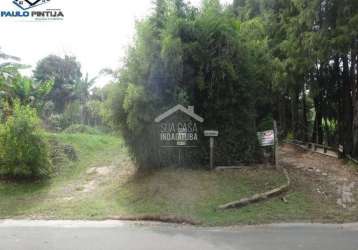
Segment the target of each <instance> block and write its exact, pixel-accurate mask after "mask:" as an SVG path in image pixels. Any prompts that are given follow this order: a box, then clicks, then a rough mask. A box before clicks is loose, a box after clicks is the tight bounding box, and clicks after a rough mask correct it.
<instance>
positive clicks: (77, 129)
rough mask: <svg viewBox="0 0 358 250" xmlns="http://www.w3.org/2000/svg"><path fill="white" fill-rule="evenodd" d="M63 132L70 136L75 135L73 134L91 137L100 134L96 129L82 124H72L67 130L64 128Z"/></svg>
mask: <svg viewBox="0 0 358 250" xmlns="http://www.w3.org/2000/svg"><path fill="white" fill-rule="evenodd" d="M64 132H65V133H70V134H75V133H85V134H91V135H96V134H100V131H98V130H97V129H95V128H92V127H90V126H87V125H83V124H72V125H70V126H69V127H68V128H66V129H65V130H64Z"/></svg>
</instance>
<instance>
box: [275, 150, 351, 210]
mask: <svg viewBox="0 0 358 250" xmlns="http://www.w3.org/2000/svg"><path fill="white" fill-rule="evenodd" d="M279 160H280V163H281V164H282V165H283V166H285V167H286V168H287V169H288V170H289V172H290V174H291V175H293V176H294V177H295V178H296V179H297V178H298V179H301V181H302V182H303V183H302V184H303V185H307V186H308V187H310V188H311V189H313V190H311V191H312V192H313V193H315V195H317V196H318V197H319V198H320V199H322V200H325V201H331V202H334V203H335V205H336V206H338V207H339V208H341V209H343V210H347V211H350V212H353V211H357V210H358V209H357V203H358V171H357V170H356V169H354V167H352V166H350V165H348V164H346V163H345V162H344V160H340V159H337V158H334V157H330V156H325V155H322V154H318V153H314V152H311V151H307V150H304V149H302V148H300V147H297V146H295V145H291V144H283V145H282V146H281V147H280V150H279ZM303 179H304V180H303Z"/></svg>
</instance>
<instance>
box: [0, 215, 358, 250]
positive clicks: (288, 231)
mask: <svg viewBox="0 0 358 250" xmlns="http://www.w3.org/2000/svg"><path fill="white" fill-rule="evenodd" d="M0 249H6V250H17V249H26V250H32V249H36V250H42V249H46V250H48V249H75V250H81V249H85V250H91V249H106V250H107V249H110V250H111V249H123V250H137V249H146V250H151V249H153V250H171V249H173V250H187V249H188V250H190V249H193V250H200V249H202V250H211V249H215V250H229V249H235V250H258V249H264V250H281V249H282V250H288V249H290V250H296V249H305V250H316V249H322V250H358V224H346V225H321V224H276V225H267V226H244V227H232V228H198V227H190V226H176V225H163V224H158V223H149V224H148V223H142V224H140V223H130V222H120V221H103V222H90V221H83V222H79V221H77V222H74V221H12V220H5V221H0Z"/></svg>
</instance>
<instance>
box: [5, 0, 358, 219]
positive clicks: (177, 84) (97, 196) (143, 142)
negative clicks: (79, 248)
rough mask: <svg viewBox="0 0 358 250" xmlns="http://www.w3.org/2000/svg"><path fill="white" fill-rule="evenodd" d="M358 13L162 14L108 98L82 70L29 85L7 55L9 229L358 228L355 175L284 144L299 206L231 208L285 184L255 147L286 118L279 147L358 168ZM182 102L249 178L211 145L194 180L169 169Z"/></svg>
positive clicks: (169, 6) (62, 60) (263, 7)
mask: <svg viewBox="0 0 358 250" xmlns="http://www.w3.org/2000/svg"><path fill="white" fill-rule="evenodd" d="M357 4H358V2H357V1H355V0H347V1H342V2H340V1H334V0H314V1H306V0H295V1H284V0H270V1H266V0H265V1H264V0H250V1H244V0H234V1H233V3H232V4H230V5H227V6H223V5H221V4H220V2H219V1H218V0H205V1H203V3H202V6H201V7H200V8H196V7H193V6H192V5H190V4H188V3H186V2H185V1H183V0H156V1H154V3H153V7H154V8H153V11H152V12H150V13H149V14H148V16H147V17H145V18H143V19H142V20H139V21H138V22H137V23H136V30H135V37H134V42H133V44H131V45H130V46H129V48H128V50H127V54H126V57H125V58H124V59H123V60H124V61H123V65H122V67H121V68H119V69H112V70H111V69H105V70H102V71H101V74H110V75H111V76H112V78H113V79H112V81H111V82H110V83H108V85H106V86H105V87H103V88H101V89H100V88H96V87H95V83H96V79H97V77H98V76H94V77H90V76H89V75H88V74H84V72H82V68H81V65H80V63H79V62H78V60H77V59H76V57H74V56H68V55H66V56H63V57H60V56H57V55H48V56H46V57H45V58H43V59H41V60H40V61H39V62H38V63H37V65H36V66H35V67H34V71H33V75H32V76H31V77H27V76H24V75H23V74H22V70H23V69H26V68H27V66H26V65H23V64H21V60H20V58H18V57H16V56H12V55H8V54H6V53H4V52H3V50H2V49H1V50H0V218H35V219H38V218H45V219H106V218H112V219H130V220H138V219H143V220H163V221H174V222H188V223H193V224H203V225H233V224H240V223H242V224H247V223H249V224H257V223H265V222H282V221H322V222H345V221H357V220H358V218H357V214H358V213H357V205H356V202H357V201H358V197H357V196H358V194H357V188H356V185H358V180H357V171H356V169H355V168H350V167H347V164H344V162H342V161H340V160H338V159H335V160H334V161H333V160H327V159H325V158H319V157H318V156H315V155H314V154H310V153H307V152H306V153H302V152H301V153H297V152H296V151H295V150H296V149H292V148H291V149H289V148H288V147H286V146H285V145H282V147H281V150H282V152H281V153H282V155H283V156H284V158H283V159H282V161H281V164H283V165H285V166H286V167H287V168H288V171H289V173H290V175H291V177H292V180H293V182H292V186H291V188H290V190H289V191H288V193H286V194H284V195H281V196H279V197H276V198H273V199H271V200H268V201H265V202H262V203H259V204H252V205H250V206H247V207H244V208H241V209H239V210H225V211H221V210H217V207H218V206H219V205H222V204H223V203H227V202H230V201H233V200H238V199H240V198H243V197H245V196H250V195H253V194H255V193H257V192H263V191H266V190H267V189H271V188H275V187H278V186H280V185H282V184H283V183H284V182H285V178H284V176H283V175H282V173H280V172H278V171H277V170H275V169H274V168H272V167H270V166H269V165H265V164H262V162H264V156H265V153H264V152H263V150H262V148H260V146H259V144H258V141H257V134H256V132H258V131H263V130H267V129H272V123H273V120H276V121H277V122H278V129H279V135H280V137H281V138H287V139H292V140H293V139H299V140H302V141H305V142H309V141H311V142H316V143H318V144H326V145H330V146H332V147H333V148H334V149H335V148H338V145H342V146H343V151H344V152H343V154H344V155H346V156H348V155H351V156H352V157H353V158H354V157H357V156H358V96H357V93H358V82H357V81H358V79H357V64H358V58H357V48H358V39H357V29H356V27H357V26H358V14H357V11H356V10H357V9H358V6H357ZM4 49H5V50H6V48H4ZM113 53H115V52H113ZM177 104H182V105H184V106H189V105H194V106H195V112H196V113H198V114H200V115H202V116H203V117H205V123H204V125H203V126H204V127H203V129H216V130H219V135H220V136H219V137H218V139H217V140H216V150H215V154H216V155H215V159H216V160H217V161H219V162H222V163H224V164H225V165H233V164H237V163H239V164H240V165H248V166H247V167H242V168H241V169H239V170H227V171H222V172H216V171H207V170H206V165H207V161H208V152H207V150H208V149H207V148H208V147H207V141H201V142H199V144H201V145H199V146H200V149H201V150H200V152H198V154H197V155H196V157H198V158H200V161H199V164H198V165H199V166H198V167H197V168H195V170H194V169H190V168H189V167H188V166H182V167H180V168H174V167H173V166H169V165H170V164H168V166H164V167H162V168H160V167H159V164H158V163H159V157H158V156H159V153H158V152H159V151H158V150H157V146H158V145H157V144H156V143H155V141H156V140H157V139H158V136H157V135H155V134H154V133H152V131H153V130H151V129H153V126H154V125H153V123H154V118H155V117H156V116H157V115H158V114H160V113H162V112H163V111H166V110H168V109H169V108H171V107H173V106H174V105H177ZM154 137H156V138H157V139H155V138H154ZM204 144H205V145H204ZM269 151H270V152H271V151H272V150H270V149H268V150H266V154H267V153H268V152H269ZM173 158H174V157H173Z"/></svg>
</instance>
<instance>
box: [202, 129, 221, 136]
mask: <svg viewBox="0 0 358 250" xmlns="http://www.w3.org/2000/svg"><path fill="white" fill-rule="evenodd" d="M204 135H205V136H207V137H217V136H219V131H217V130H205V131H204Z"/></svg>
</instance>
